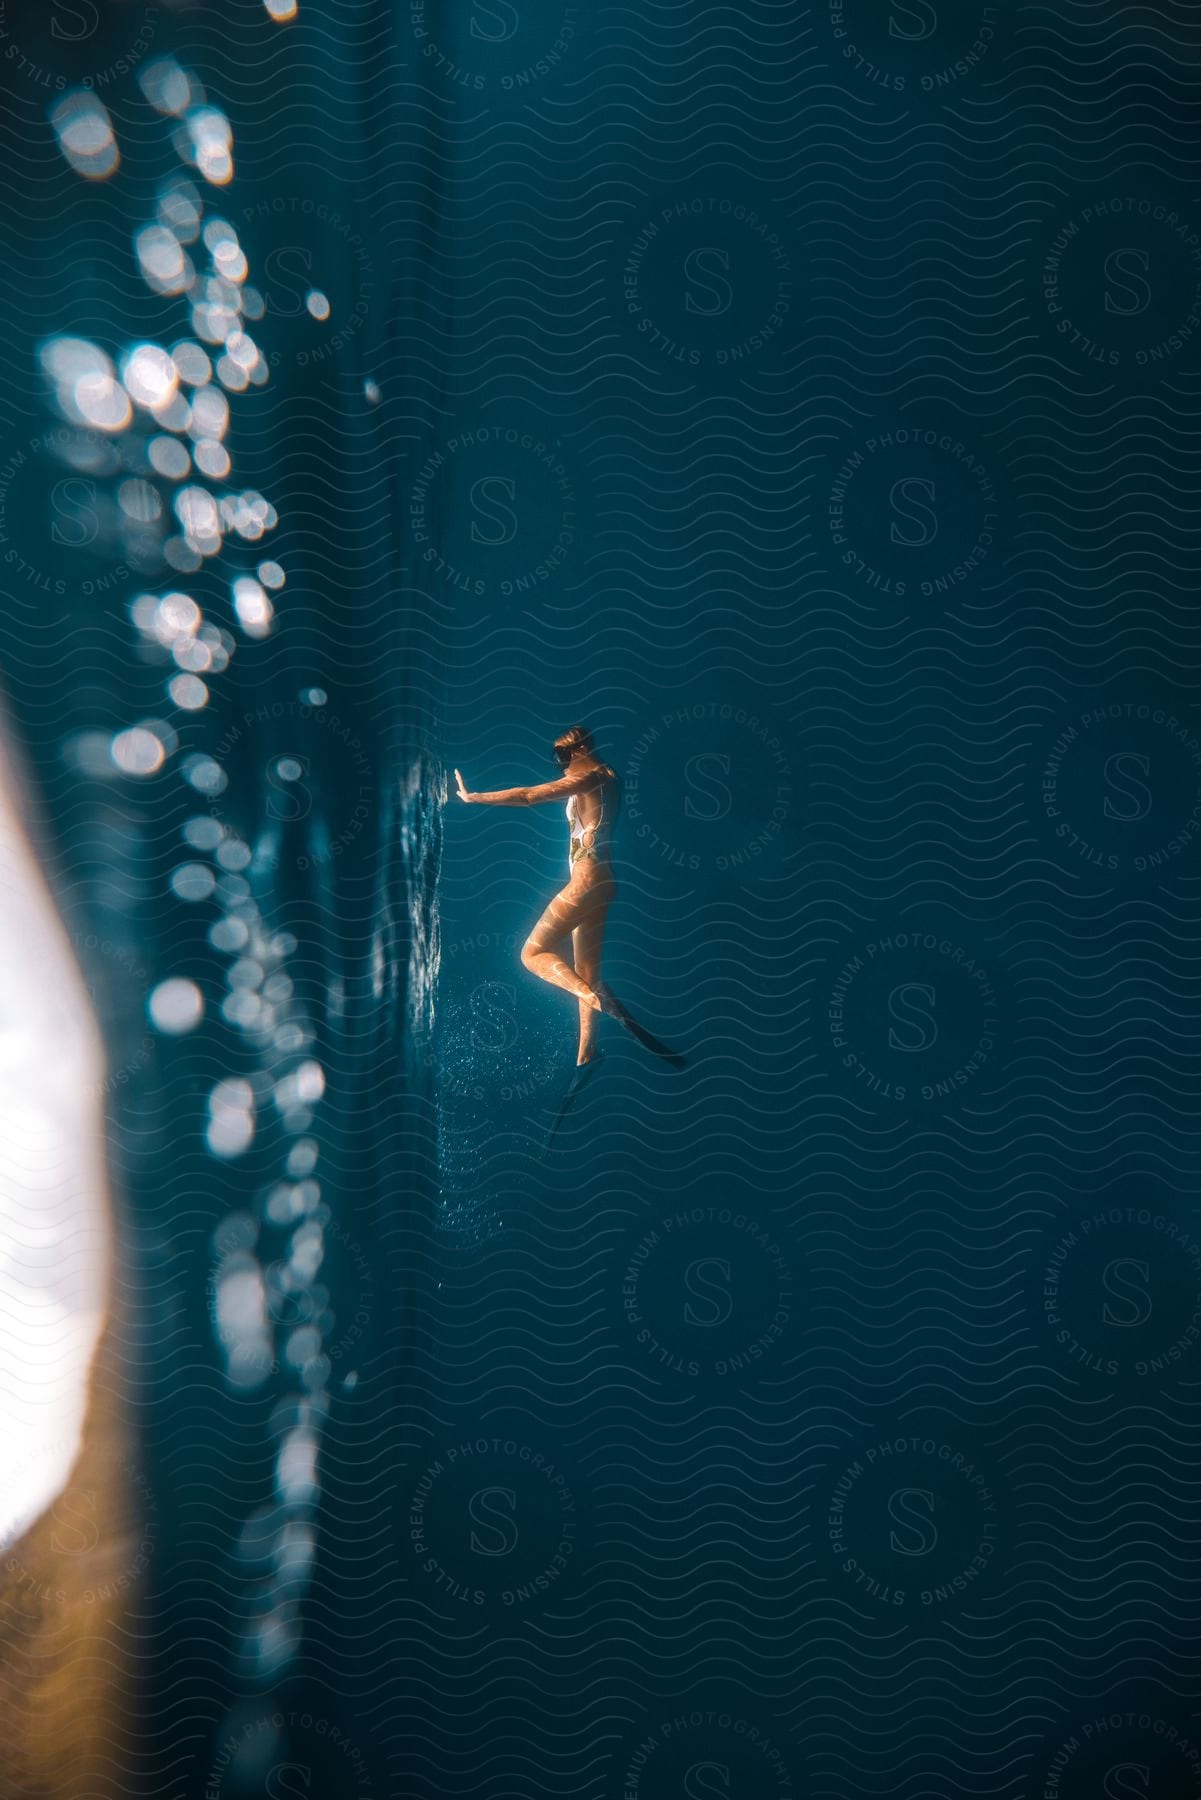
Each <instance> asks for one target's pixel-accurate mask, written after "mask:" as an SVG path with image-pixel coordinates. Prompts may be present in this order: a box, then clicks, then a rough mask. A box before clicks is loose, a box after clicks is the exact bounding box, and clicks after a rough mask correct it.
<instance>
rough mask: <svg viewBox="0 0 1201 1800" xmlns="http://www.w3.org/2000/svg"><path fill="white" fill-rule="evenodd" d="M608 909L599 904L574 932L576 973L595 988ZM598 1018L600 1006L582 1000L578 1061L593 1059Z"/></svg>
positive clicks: (584, 1061) (598, 975) (598, 974)
mask: <svg viewBox="0 0 1201 1800" xmlns="http://www.w3.org/2000/svg"><path fill="white" fill-rule="evenodd" d="M608 910H609V909H608V907H607V906H598V907H597V908H596V909H595V911H594V912H592V913H590V914H588V916H587V917H586V918H584V919H582V920H581V922H580V923H579V924H578V925H577V926H576V928H575V930H574V932H573V933H572V943H573V947H574V961H575V972H576V974H577V975H578V976H579V977H580V979H581V980H582V981H586V982H587V983H588V986H589V987H590V988H592V989H593V990H595V987H596V983H597V981H598V980H599V979H600V958H601V946H602V945H603V943H604V938H605V918H606V915H607V913H608ZM596 1019H597V1009H596V1008H595V1007H594V1006H592V1005H589V1004H586V1003H585V1002H584V1001H583V1000H581V1001H580V1048H579V1054H578V1056H577V1057H576V1061H577V1062H578V1063H586V1062H589V1061H590V1060H591V1057H592V1045H593V1040H594V1038H595V1036H596Z"/></svg>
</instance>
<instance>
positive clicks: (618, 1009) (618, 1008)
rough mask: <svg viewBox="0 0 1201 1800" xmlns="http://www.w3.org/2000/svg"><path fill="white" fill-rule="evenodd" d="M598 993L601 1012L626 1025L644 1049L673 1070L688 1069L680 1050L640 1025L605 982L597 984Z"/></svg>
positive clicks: (686, 1061) (686, 1059)
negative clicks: (674, 1048) (669, 1065)
mask: <svg viewBox="0 0 1201 1800" xmlns="http://www.w3.org/2000/svg"><path fill="white" fill-rule="evenodd" d="M596 993H597V996H598V998H599V1000H600V1003H601V1011H602V1012H603V1013H605V1014H606V1016H607V1017H608V1018H610V1019H616V1020H617V1021H618V1023H619V1024H621V1025H624V1026H625V1028H626V1030H627V1031H628V1032H629V1033H630V1035H631V1036H632V1037H636V1038H637V1039H638V1042H639V1043H640V1044H641V1045H642V1046H643V1048H644V1049H646V1050H649V1051H650V1053H651V1055H652V1056H657V1057H659V1058H660V1059H661V1060H662V1061H663V1062H667V1063H670V1064H671V1066H672V1068H673V1069H686V1068H687V1067H688V1058H687V1057H686V1056H684V1055H682V1054H681V1052H680V1051H679V1050H673V1049H672V1048H671V1046H670V1044H665V1043H664V1042H663V1040H662V1038H657V1037H656V1036H655V1034H654V1032H652V1031H648V1030H647V1029H646V1026H645V1025H640V1024H639V1023H638V1021H637V1019H636V1018H635V1017H634V1015H633V1013H630V1012H627V1011H626V1009H625V1007H624V1006H623V1005H622V1004H621V1001H620V1000H619V999H618V998H617V996H616V994H614V992H613V990H612V989H611V988H610V987H608V986H606V984H605V983H604V982H603V981H598V982H597V984H596Z"/></svg>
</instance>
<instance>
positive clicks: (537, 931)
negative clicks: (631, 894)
mask: <svg viewBox="0 0 1201 1800" xmlns="http://www.w3.org/2000/svg"><path fill="white" fill-rule="evenodd" d="M594 910H595V901H594V900H592V899H591V897H590V895H589V892H588V890H587V889H583V890H580V889H574V888H571V887H565V888H564V889H563V891H562V893H560V894H556V895H555V897H554V899H553V900H552V901H551V903H550V905H549V906H548V907H547V909H546V911H545V912H544V913H543V915H542V917H541V918H540V919H539V921H538V923H537V924H536V925H535V927H534V929H533V930H532V931H531V932H530V935H529V937H528V938H527V939H526V940H525V943H524V944H523V945H522V947H521V961H522V964H523V966H524V967H525V968H527V969H528V970H529V971H530V973H531V974H532V975H537V976H538V978H539V980H540V981H549V982H550V984H551V986H552V987H557V988H562V989H563V991H564V992H565V993H568V994H574V995H575V997H576V999H577V1000H578V1001H579V1002H580V1003H581V1005H582V1006H583V1007H586V1008H588V1009H589V1010H590V1011H595V1010H596V1009H597V1008H598V1007H599V1006H600V1001H599V1000H598V999H597V997H596V995H595V994H594V993H593V991H592V988H591V987H590V986H589V984H588V982H586V981H584V980H582V979H581V977H580V976H579V975H577V974H576V972H575V970H574V969H573V968H571V967H570V966H569V965H568V964H567V963H566V962H564V960H563V958H562V956H561V955H560V954H559V952H558V951H557V950H556V949H555V948H554V946H555V945H557V944H562V943H564V942H565V940H566V939H567V938H568V937H569V936H570V935H571V933H572V931H573V930H574V929H575V927H576V925H578V924H579V923H580V922H581V921H582V920H583V919H585V918H587V916H588V915H589V913H590V912H592V911H594Z"/></svg>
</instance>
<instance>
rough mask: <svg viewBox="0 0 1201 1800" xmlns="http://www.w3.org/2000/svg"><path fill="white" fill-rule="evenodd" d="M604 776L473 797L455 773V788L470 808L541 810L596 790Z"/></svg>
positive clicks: (594, 773)
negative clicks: (534, 808) (550, 801)
mask: <svg viewBox="0 0 1201 1800" xmlns="http://www.w3.org/2000/svg"><path fill="white" fill-rule="evenodd" d="M603 780H604V776H603V775H602V774H601V771H600V770H599V769H588V770H586V771H585V772H584V773H583V774H582V775H564V776H562V777H561V779H560V780H558V781H542V782H539V783H538V785H537V786H536V787H515V788H494V789H493V790H492V792H491V793H487V794H473V793H472V792H471V791H470V790H469V789H468V787H467V785H466V783H465V782H464V780H463V777H462V776H461V775H460V773H459V771H458V770H457V769H456V770H455V786H456V788H457V789H458V794H459V799H460V800H466V801H467V803H468V805H469V806H542V805H543V804H544V803H545V802H546V801H548V800H568V799H570V797H571V795H572V794H582V793H584V792H585V790H586V789H587V788H591V787H595V786H596V784H597V782H598V781H603Z"/></svg>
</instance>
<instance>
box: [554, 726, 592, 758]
mask: <svg viewBox="0 0 1201 1800" xmlns="http://www.w3.org/2000/svg"><path fill="white" fill-rule="evenodd" d="M577 750H582V751H583V752H584V754H585V755H586V756H591V755H592V733H591V732H590V731H588V730H586V729H585V728H584V726H583V725H572V726H571V727H570V729H569V730H567V731H564V732H561V733H560V734H559V736H558V737H557V738H556V739H555V761H556V762H557V763H558V765H559V767H560V768H561V769H565V768H566V767H567V765H568V763H569V762H570V761H571V759H572V757H573V756H574V755H575V753H576V751H577Z"/></svg>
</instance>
